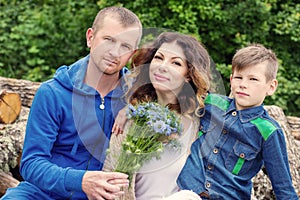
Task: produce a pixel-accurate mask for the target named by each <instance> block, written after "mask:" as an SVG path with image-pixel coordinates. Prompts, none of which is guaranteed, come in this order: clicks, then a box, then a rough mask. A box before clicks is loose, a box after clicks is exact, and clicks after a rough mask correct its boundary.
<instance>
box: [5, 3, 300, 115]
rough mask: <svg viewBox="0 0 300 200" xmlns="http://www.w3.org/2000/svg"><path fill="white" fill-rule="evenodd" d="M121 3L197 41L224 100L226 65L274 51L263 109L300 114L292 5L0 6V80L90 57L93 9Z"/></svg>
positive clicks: (299, 52)
mask: <svg viewBox="0 0 300 200" xmlns="http://www.w3.org/2000/svg"><path fill="white" fill-rule="evenodd" d="M111 5H119V6H124V7H126V8H128V9H130V10H132V11H133V12H135V13H136V14H137V15H138V16H139V17H140V19H141V21H142V23H143V26H144V27H145V28H150V27H154V28H165V29H169V30H173V31H178V32H181V33H186V34H191V35H193V36H195V37H196V38H198V39H199V40H200V41H201V42H202V43H203V44H204V45H205V46H206V48H207V49H208V51H209V53H210V55H211V57H212V60H213V61H214V63H215V65H216V67H217V69H218V71H219V72H220V73H221V76H222V79H223V82H224V84H225V88H226V92H227V94H228V93H229V92H230V91H229V75H230V69H231V65H230V64H231V59H232V56H233V55H234V53H235V51H236V50H237V49H239V48H241V47H243V46H245V45H247V44H249V43H254V42H255V43H261V44H263V45H265V46H266V47H268V48H271V49H273V50H274V51H275V52H276V54H277V56H278V58H279V60H280V69H279V73H278V80H279V87H278V89H277V91H276V93H275V95H273V96H272V97H267V98H266V100H265V104H266V105H278V106H280V107H281V108H282V109H283V110H284V112H285V113H286V114H287V115H294V116H300V99H299V95H300V94H299V93H300V90H299V79H300V76H299V75H300V70H299V67H300V37H299V35H300V24H299V22H300V3H299V1H298V0H181V1H177V0H155V1H153V0H135V1H132V0H123V1H120V0H119V1H118V0H98V1H96V0H81V1H75V0H73V1H71V0H10V1H8V0H0V76H4V77H12V78H18V79H27V80H31V81H45V80H47V79H49V78H50V77H52V75H53V74H54V72H55V70H56V69H57V68H58V67H59V66H61V65H63V64H66V65H68V64H71V63H73V62H74V61H75V60H77V59H78V58H81V57H83V56H85V55H86V54H88V52H89V51H88V49H87V47H86V40H85V32H86V29H87V28H88V27H90V26H91V23H92V21H93V19H94V17H95V15H96V13H97V12H98V10H99V9H101V8H103V7H106V6H111Z"/></svg>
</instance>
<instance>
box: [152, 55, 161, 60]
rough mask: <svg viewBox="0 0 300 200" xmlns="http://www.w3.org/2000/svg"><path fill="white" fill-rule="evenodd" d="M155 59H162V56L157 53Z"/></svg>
mask: <svg viewBox="0 0 300 200" xmlns="http://www.w3.org/2000/svg"><path fill="white" fill-rule="evenodd" d="M154 59H157V60H162V57H161V56H158V55H155V56H154Z"/></svg>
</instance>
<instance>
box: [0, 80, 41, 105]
mask: <svg viewBox="0 0 300 200" xmlns="http://www.w3.org/2000/svg"><path fill="white" fill-rule="evenodd" d="M40 84H41V83H39V82H32V81H27V80H22V79H14V78H5V77H0V90H4V89H6V90H9V91H12V92H16V93H18V94H20V96H21V101H22V106H25V107H30V106H31V103H32V100H33V97H34V95H35V92H36V90H37V89H38V88H39V86H40Z"/></svg>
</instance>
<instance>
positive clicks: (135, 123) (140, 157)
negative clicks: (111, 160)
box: [115, 102, 182, 181]
mask: <svg viewBox="0 0 300 200" xmlns="http://www.w3.org/2000/svg"><path fill="white" fill-rule="evenodd" d="M127 116H128V118H129V119H130V120H131V124H130V126H129V128H128V132H127V135H126V137H125V139H124V141H123V142H122V147H121V153H120V155H119V157H118V160H117V165H116V169H115V171H118V172H123V173H126V174H128V175H129V180H130V181H131V179H132V175H133V174H134V173H135V172H137V171H138V170H139V169H140V168H141V167H142V166H143V164H144V163H145V162H147V161H149V160H151V159H152V158H153V157H156V159H159V158H160V154H161V153H162V152H163V150H164V148H174V149H177V150H178V149H180V143H179V142H178V141H177V140H176V139H177V138H178V136H180V134H181V132H182V125H181V121H180V118H179V116H178V115H177V114H176V113H175V112H174V111H171V110H170V109H169V108H168V107H165V106H162V105H160V104H158V103H155V102H145V103H140V104H138V105H136V106H133V105H131V104H130V105H129V106H128V110H127Z"/></svg>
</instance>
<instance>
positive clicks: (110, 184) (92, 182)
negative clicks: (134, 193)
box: [82, 171, 129, 200]
mask: <svg viewBox="0 0 300 200" xmlns="http://www.w3.org/2000/svg"><path fill="white" fill-rule="evenodd" d="M128 185H129V180H128V175H126V174H123V173H119V172H103V171H87V172H86V173H85V174H84V176H83V179H82V190H83V192H85V194H86V195H87V197H88V199H90V200H105V199H114V198H116V197H118V196H120V195H122V194H124V192H123V191H121V188H122V187H128Z"/></svg>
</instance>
